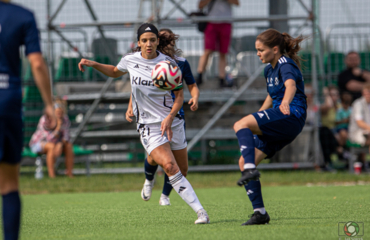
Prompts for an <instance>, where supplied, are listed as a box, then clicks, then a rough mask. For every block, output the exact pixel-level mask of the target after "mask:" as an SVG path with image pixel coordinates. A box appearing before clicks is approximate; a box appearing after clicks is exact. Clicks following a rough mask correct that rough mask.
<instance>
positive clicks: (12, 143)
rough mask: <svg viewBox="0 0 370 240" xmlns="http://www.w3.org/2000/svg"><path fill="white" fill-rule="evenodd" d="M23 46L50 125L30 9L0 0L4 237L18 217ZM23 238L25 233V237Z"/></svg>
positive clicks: (12, 237)
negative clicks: (21, 47) (21, 59)
mask: <svg viewBox="0 0 370 240" xmlns="http://www.w3.org/2000/svg"><path fill="white" fill-rule="evenodd" d="M22 45H24V46H25V55H26V56H27V58H28V60H29V61H30V64H31V68H32V73H33V76H34V78H35V82H36V85H37V87H38V88H39V90H40V93H41V96H42V99H43V100H44V103H45V114H46V118H47V122H46V127H48V128H50V129H54V128H55V126H56V119H55V115H54V109H53V103H52V95H51V91H50V79H49V74H48V69H47V66H46V64H45V62H44V59H43V57H42V54H41V48H40V39H39V32H38V30H37V26H36V21H35V17H34V15H33V13H32V12H30V11H29V10H27V9H24V8H22V7H20V6H18V5H15V4H11V3H9V1H5V0H0V193H1V198H2V225H3V234H4V239H5V240H16V239H18V236H19V226H20V220H21V199H20V197H19V191H18V189H19V165H20V162H21V153H22V148H23V131H22V129H23V123H22V88H21V76H20V73H19V72H20V71H19V69H20V66H21V62H20V57H19V47H20V46H22ZM25 238H27V237H25Z"/></svg>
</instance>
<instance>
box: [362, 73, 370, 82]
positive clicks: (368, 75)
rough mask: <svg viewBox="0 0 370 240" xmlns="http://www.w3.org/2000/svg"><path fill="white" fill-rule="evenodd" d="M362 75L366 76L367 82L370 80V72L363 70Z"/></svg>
mask: <svg viewBox="0 0 370 240" xmlns="http://www.w3.org/2000/svg"><path fill="white" fill-rule="evenodd" d="M362 77H363V78H365V80H366V82H370V72H368V71H365V70H363V71H362Z"/></svg>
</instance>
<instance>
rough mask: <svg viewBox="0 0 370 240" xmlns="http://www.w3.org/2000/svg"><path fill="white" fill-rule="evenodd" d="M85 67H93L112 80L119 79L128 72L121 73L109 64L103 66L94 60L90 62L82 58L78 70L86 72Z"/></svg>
mask: <svg viewBox="0 0 370 240" xmlns="http://www.w3.org/2000/svg"><path fill="white" fill-rule="evenodd" d="M84 66H86V67H93V68H95V69H96V70H98V71H99V72H101V73H103V74H104V75H106V76H108V77H112V78H118V77H121V76H122V75H124V74H125V73H127V72H121V71H120V70H118V68H117V67H116V66H113V65H108V64H101V63H98V62H95V61H92V60H88V59H85V58H82V59H81V61H80V63H79V64H78V68H79V69H80V71H81V72H85V69H84Z"/></svg>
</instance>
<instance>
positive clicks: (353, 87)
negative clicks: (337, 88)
mask: <svg viewBox="0 0 370 240" xmlns="http://www.w3.org/2000/svg"><path fill="white" fill-rule="evenodd" d="M369 82H370V79H369ZM363 87H364V83H363V82H359V81H357V80H350V81H349V82H348V83H347V84H346V88H347V89H348V90H350V91H352V92H361V91H362V88H363Z"/></svg>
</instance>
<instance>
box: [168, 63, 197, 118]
mask: <svg viewBox="0 0 370 240" xmlns="http://www.w3.org/2000/svg"><path fill="white" fill-rule="evenodd" d="M176 60H177V61H178V62H177V65H179V67H180V69H181V72H182V81H183V82H185V83H186V85H192V84H194V83H195V79H194V77H193V73H192V72H191V68H190V64H189V62H188V61H187V60H186V59H185V58H182V57H176ZM171 95H172V98H173V100H174V101H175V94H174V93H173V92H172V91H171ZM179 114H180V115H181V116H182V117H184V116H185V112H184V107H181V109H180V111H179Z"/></svg>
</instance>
